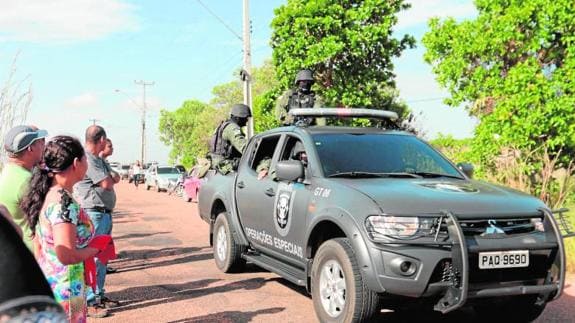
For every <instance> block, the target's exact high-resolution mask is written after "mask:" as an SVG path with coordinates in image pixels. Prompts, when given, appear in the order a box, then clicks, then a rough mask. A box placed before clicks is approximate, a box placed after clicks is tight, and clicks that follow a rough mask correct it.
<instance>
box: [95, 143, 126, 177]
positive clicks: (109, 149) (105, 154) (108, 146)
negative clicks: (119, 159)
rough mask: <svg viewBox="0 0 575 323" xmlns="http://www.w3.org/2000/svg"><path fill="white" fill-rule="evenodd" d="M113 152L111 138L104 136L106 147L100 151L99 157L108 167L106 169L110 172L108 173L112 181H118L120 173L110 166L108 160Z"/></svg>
mask: <svg viewBox="0 0 575 323" xmlns="http://www.w3.org/2000/svg"><path fill="white" fill-rule="evenodd" d="M113 153H114V145H113V144H112V140H111V139H110V138H106V147H104V150H103V151H102V152H101V153H100V158H102V159H103V160H104V162H105V163H106V167H108V171H109V172H110V175H111V176H112V179H113V180H114V183H119V182H120V180H121V179H122V178H121V177H120V174H118V173H117V172H115V171H114V170H113V169H112V167H111V166H110V163H109V162H108V157H110V156H112V154H113Z"/></svg>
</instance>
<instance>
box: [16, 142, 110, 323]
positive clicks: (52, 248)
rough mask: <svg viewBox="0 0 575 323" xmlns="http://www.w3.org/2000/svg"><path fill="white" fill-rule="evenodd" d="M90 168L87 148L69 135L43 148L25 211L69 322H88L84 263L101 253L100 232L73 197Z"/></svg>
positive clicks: (24, 203)
mask: <svg viewBox="0 0 575 323" xmlns="http://www.w3.org/2000/svg"><path fill="white" fill-rule="evenodd" d="M87 168H88V163H87V158H86V154H85V152H84V148H82V144H81V143H80V141H78V140H77V139H75V138H72V137H69V136H56V137H54V138H52V140H50V141H49V142H48V143H47V144H46V149H45V150H44V157H43V165H42V167H37V168H36V169H35V170H34V173H33V174H32V178H31V179H30V186H29V189H28V190H27V192H26V193H25V194H24V196H23V197H22V202H21V203H20V207H21V208H22V212H24V214H25V215H26V219H27V221H28V226H29V227H30V230H31V231H32V233H33V235H34V244H35V253H36V259H37V261H38V264H39V265H40V268H41V269H42V272H43V273H44V276H45V279H46V280H47V281H48V285H49V286H50V288H51V289H52V292H53V293H54V297H55V298H56V301H57V302H58V303H60V305H61V306H62V307H63V308H64V310H65V311H66V314H67V320H68V322H86V315H87V307H86V290H85V282H86V280H85V274H86V273H85V266H84V262H85V261H90V260H91V259H92V258H93V257H94V256H96V254H97V253H98V252H99V251H100V250H101V249H100V248H94V247H92V240H93V238H94V236H95V229H94V226H93V225H92V222H91V221H90V218H89V217H88V215H87V214H86V213H85V212H84V210H82V209H81V208H80V206H79V205H78V203H77V202H76V201H75V200H74V199H73V198H72V193H73V187H74V184H75V183H77V182H78V181H79V180H81V179H82V178H83V177H84V174H85V173H86V169H87Z"/></svg>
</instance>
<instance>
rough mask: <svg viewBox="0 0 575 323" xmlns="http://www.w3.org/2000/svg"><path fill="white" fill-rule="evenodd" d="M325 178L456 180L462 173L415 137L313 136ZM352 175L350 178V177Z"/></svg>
mask: <svg viewBox="0 0 575 323" xmlns="http://www.w3.org/2000/svg"><path fill="white" fill-rule="evenodd" d="M313 139H314V142H315V147H316V150H317V153H318V155H319V159H320V162H321V165H322V168H323V172H324V175H325V176H326V177H351V178H358V177H366V176H357V174H370V175H373V176H371V177H379V176H377V175H385V176H381V177H398V178H413V177H412V176H389V175H392V174H397V175H407V174H414V175H418V176H417V177H455V178H462V176H461V175H460V173H459V172H458V171H457V169H455V168H454V167H453V166H452V165H451V164H450V163H449V162H448V161H447V160H446V159H445V158H443V157H442V156H441V155H440V154H439V153H437V152H436V151H435V150H434V149H433V148H431V147H429V146H428V145H427V144H426V143H424V142H423V141H421V140H419V139H417V138H416V137H413V136H405V135H397V134H395V135H394V134H352V133H332V134H315V135H313ZM348 175H349V176H348Z"/></svg>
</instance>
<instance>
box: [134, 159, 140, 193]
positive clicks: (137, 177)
mask: <svg viewBox="0 0 575 323" xmlns="http://www.w3.org/2000/svg"><path fill="white" fill-rule="evenodd" d="M141 173H142V166H141V165H140V161H139V160H136V163H135V164H134V165H132V180H133V181H134V185H135V186H136V188H138V184H140V183H139V182H140V176H141Z"/></svg>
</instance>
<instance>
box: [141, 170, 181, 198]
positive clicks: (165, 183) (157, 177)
mask: <svg viewBox="0 0 575 323" xmlns="http://www.w3.org/2000/svg"><path fill="white" fill-rule="evenodd" d="M181 174H182V173H181V172H180V170H179V169H177V168H176V167H173V166H158V165H150V167H149V168H148V170H147V171H146V173H145V179H144V183H145V185H146V189H147V190H149V189H150V188H151V187H155V188H156V190H157V191H158V192H159V191H162V190H164V191H167V190H168V187H169V186H170V182H173V183H172V185H174V184H175V183H176V182H177V181H178V178H179V177H180V176H181Z"/></svg>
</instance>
